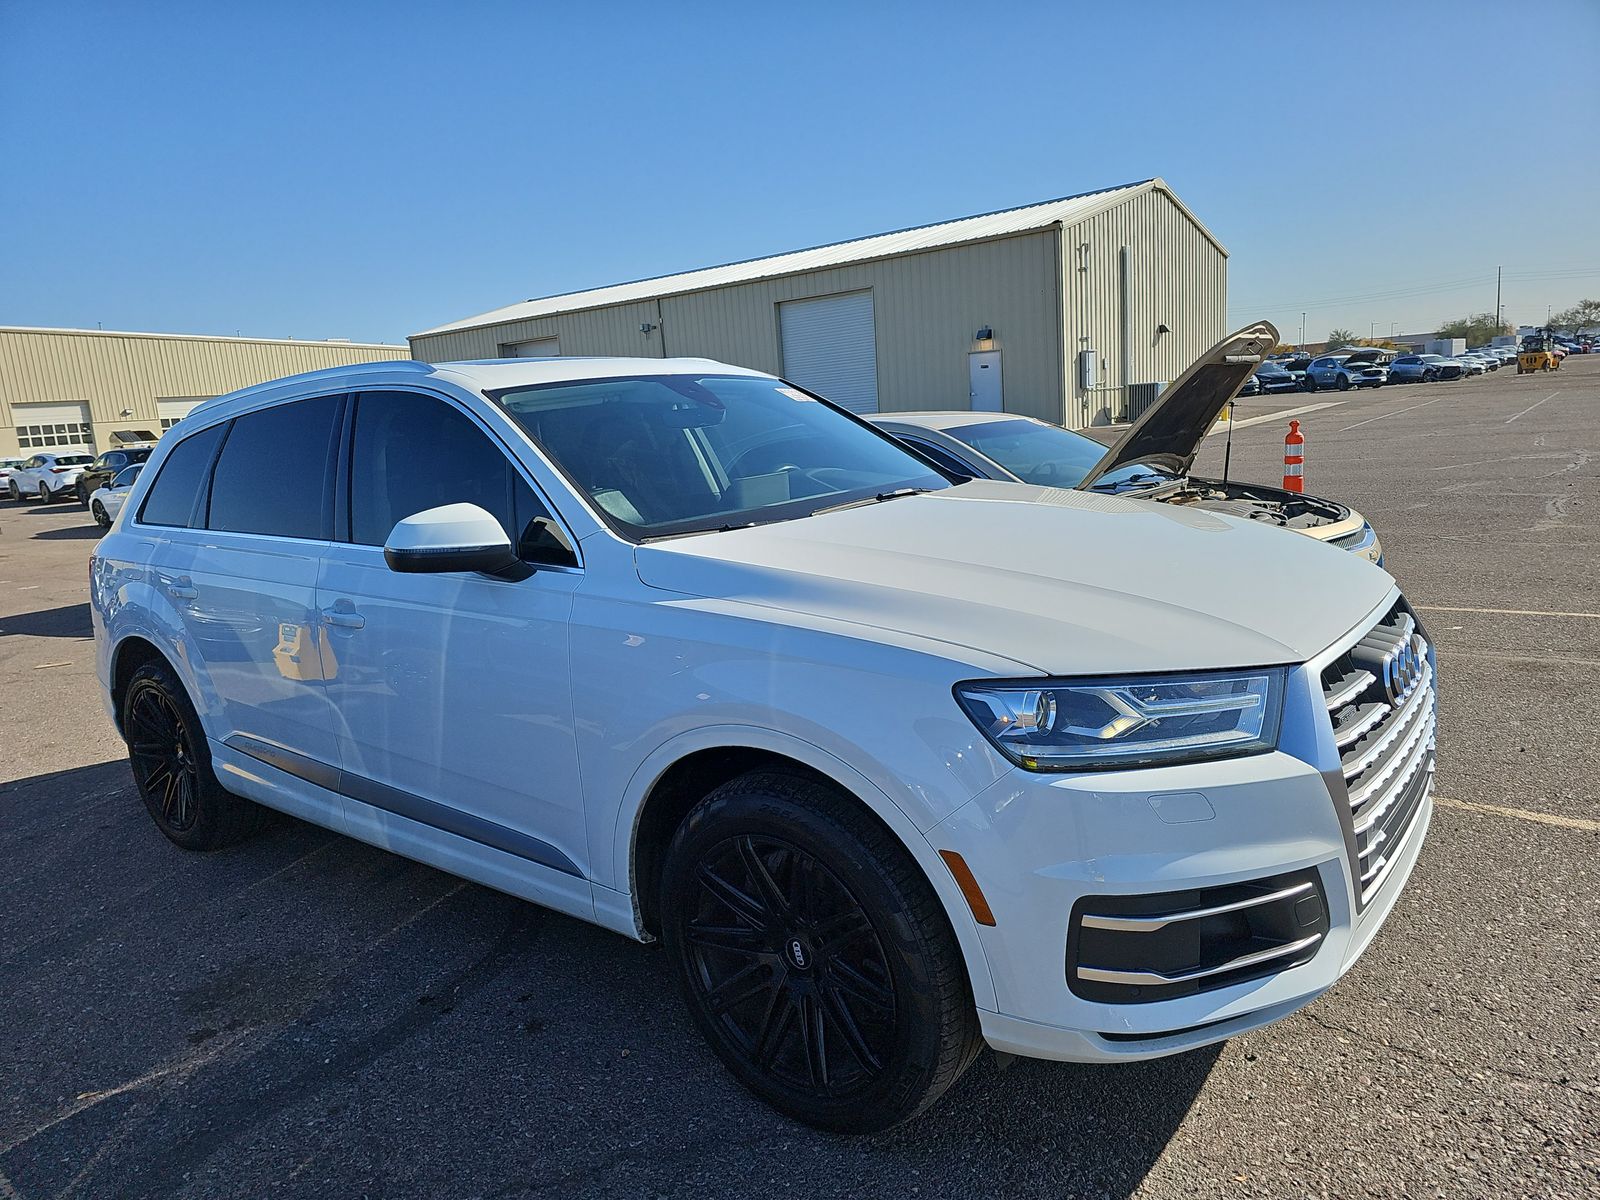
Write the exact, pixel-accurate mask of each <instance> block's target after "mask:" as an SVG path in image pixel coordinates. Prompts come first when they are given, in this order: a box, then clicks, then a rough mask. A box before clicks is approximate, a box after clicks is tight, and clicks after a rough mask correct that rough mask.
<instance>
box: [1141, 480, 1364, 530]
mask: <svg viewBox="0 0 1600 1200" xmlns="http://www.w3.org/2000/svg"><path fill="white" fill-rule="evenodd" d="M1152 498H1153V499H1158V500H1162V501H1164V502H1165V503H1168V504H1183V505H1187V506H1189V507H1192V508H1203V509H1210V510H1213V511H1216V512H1222V513H1226V514H1227V515H1228V516H1230V517H1246V518H1248V519H1250V520H1252V521H1263V522H1265V523H1266V524H1268V525H1276V526H1278V527H1279V528H1280V529H1299V530H1305V529H1316V528H1319V527H1320V526H1323V525H1330V524H1336V523H1338V522H1340V521H1345V520H1348V519H1349V517H1350V510H1349V509H1347V508H1345V507H1344V506H1343V505H1342V504H1335V503H1334V502H1333V501H1331V500H1323V499H1321V498H1319V497H1316V496H1302V495H1298V494H1296V493H1294V492H1286V491H1283V490H1281V489H1279V488H1271V487H1261V486H1259V485H1252V484H1244V483H1232V482H1229V483H1222V482H1220V481H1217V480H1210V479H1185V480H1184V481H1183V482H1182V483H1181V484H1178V485H1176V486H1174V487H1172V488H1171V489H1170V490H1168V489H1163V490H1162V492H1161V493H1160V494H1159V495H1157V496H1154V497H1152Z"/></svg>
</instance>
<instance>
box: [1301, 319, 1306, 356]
mask: <svg viewBox="0 0 1600 1200" xmlns="http://www.w3.org/2000/svg"><path fill="white" fill-rule="evenodd" d="M1305 348H1306V315H1305V313H1301V314H1300V349H1302V350H1304V349H1305Z"/></svg>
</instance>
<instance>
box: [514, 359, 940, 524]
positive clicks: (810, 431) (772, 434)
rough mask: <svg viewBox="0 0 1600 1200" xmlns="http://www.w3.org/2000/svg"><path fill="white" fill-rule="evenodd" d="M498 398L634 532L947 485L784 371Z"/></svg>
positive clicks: (543, 388)
mask: <svg viewBox="0 0 1600 1200" xmlns="http://www.w3.org/2000/svg"><path fill="white" fill-rule="evenodd" d="M490 398H491V399H493V400H494V401H495V402H496V403H497V404H499V405H500V406H501V407H502V408H503V409H505V411H506V412H507V413H508V414H509V415H510V416H511V418H512V419H513V420H515V421H516V422H517V424H519V425H521V426H522V428H523V429H525V430H526V431H527V433H528V436H529V437H531V438H532V439H533V440H534V442H535V443H537V444H538V445H539V447H540V448H541V449H543V450H544V451H545V453H546V454H548V455H549V456H550V458H551V459H552V460H553V461H554V462H555V464H556V466H557V467H559V468H560V470H561V472H562V474H564V475H565V476H566V478H567V480H568V481H569V482H570V483H571V484H572V485H573V486H574V487H576V488H577V489H578V490H579V491H581V492H582V493H583V494H584V495H585V496H587V497H588V498H589V499H590V500H591V501H593V502H594V504H595V506H596V507H597V508H599V509H600V510H601V511H602V512H603V513H604V514H605V515H606V517H607V518H608V520H609V523H610V524H611V525H613V526H614V527H615V528H617V529H618V530H620V531H621V532H623V533H624V534H626V535H628V536H630V537H634V538H649V537H665V536H671V535H675V534H683V533H702V532H709V531H712V530H720V529H733V528H738V527H740V526H744V525H754V524H758V523H764V522H768V521H784V520H791V519H794V518H796V517H806V516H810V515H811V514H813V513H815V512H817V511H818V510H819V509H823V508H831V507H834V506H837V505H840V504H848V503H852V502H855V501H865V502H871V501H872V500H874V499H876V498H879V497H883V496H887V495H888V494H891V493H892V494H897V495H898V494H903V493H904V492H905V491H906V490H907V489H914V490H919V491H920V490H932V489H937V488H946V487H950V486H951V484H950V482H949V480H947V479H946V478H945V477H944V476H943V475H940V474H938V473H936V472H935V471H934V469H933V468H932V467H930V466H928V464H927V463H925V462H923V461H922V460H921V459H919V458H917V457H915V456H914V455H913V454H912V453H911V452H910V451H908V450H906V449H905V448H904V447H902V446H901V445H900V444H899V443H898V442H895V441H893V440H892V439H890V438H889V437H888V436H887V435H885V434H881V433H878V432H877V431H875V430H874V429H872V428H871V427H870V426H868V425H866V424H865V423H863V422H861V421H858V420H856V419H855V418H853V417H851V416H849V415H848V414H846V413H844V412H843V411H841V410H839V409H837V408H834V407H833V406H832V405H829V404H827V403H826V402H823V401H819V400H817V399H816V398H815V397H812V396H809V395H807V394H806V393H804V392H802V391H799V390H798V389H796V388H792V387H788V386H786V385H785V384H783V383H781V382H780V381H778V380H776V379H770V378H762V377H757V376H719V375H704V376H694V375H649V376H628V377H625V378H619V379H586V380H581V381H576V382H566V383H549V384H539V385H537V386H533V387H526V388H512V389H507V390H505V391H500V392H495V393H492V394H491V397H490Z"/></svg>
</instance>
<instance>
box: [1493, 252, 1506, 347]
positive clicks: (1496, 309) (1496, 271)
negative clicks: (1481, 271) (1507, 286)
mask: <svg viewBox="0 0 1600 1200" xmlns="http://www.w3.org/2000/svg"><path fill="white" fill-rule="evenodd" d="M1503 270H1505V268H1504V267H1496V268H1495V269H1494V323H1495V332H1496V333H1499V332H1500V326H1501V325H1503V324H1505V322H1504V321H1502V320H1501V318H1500V313H1501V310H1502V309H1503V308H1504V307H1505V306H1504V305H1503V304H1501V303H1500V272H1501V271H1503Z"/></svg>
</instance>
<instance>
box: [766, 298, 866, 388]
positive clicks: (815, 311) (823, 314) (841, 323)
mask: <svg viewBox="0 0 1600 1200" xmlns="http://www.w3.org/2000/svg"><path fill="white" fill-rule="evenodd" d="M778 329H779V336H780V338H781V340H782V347H783V376H784V378H785V379H788V380H789V381H790V382H792V383H797V384H799V385H800V386H801V387H803V388H806V389H807V390H809V391H813V392H816V393H817V395H819V396H822V397H825V398H826V399H829V400H832V401H833V402H834V403H835V404H838V405H841V406H843V407H845V408H848V409H849V410H850V411H851V412H858V413H871V412H877V411H878V341H877V335H876V332H875V330H874V326H873V318H872V293H871V292H850V293H848V294H847V295H843V296H820V297H818V298H817V299H815V300H789V301H786V302H785V303H783V304H780V305H778Z"/></svg>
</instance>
